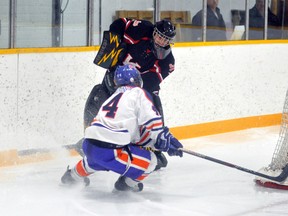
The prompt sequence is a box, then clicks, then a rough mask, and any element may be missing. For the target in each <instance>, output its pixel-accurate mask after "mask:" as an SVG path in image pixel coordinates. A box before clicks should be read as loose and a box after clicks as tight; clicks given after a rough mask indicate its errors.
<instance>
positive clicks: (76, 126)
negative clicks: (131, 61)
mask: <svg viewBox="0 0 288 216" xmlns="http://www.w3.org/2000/svg"><path fill="white" fill-rule="evenodd" d="M268 42H269V41H268ZM268 42H263V41H262V42H256V41H255V42H243V43H242V44H239V43H238V44H235V43H231V44H229V43H225V45H223V44H219V43H218V44H217V43H212V42H211V43H205V44H203V43H199V44H197V45H195V43H194V44H193V43H177V44H175V46H174V47H173V52H174V55H175V59H176V65H175V68H176V69H175V71H174V72H173V73H172V74H171V75H170V76H169V77H168V78H167V79H166V80H165V81H164V82H163V83H162V84H161V92H160V96H161V98H162V104H163V107H164V114H165V123H166V125H168V126H169V127H170V128H172V131H173V132H174V133H175V135H176V136H177V137H178V138H180V139H183V138H189V137H193V136H198V135H199V136H200V135H208V134H213V133H217V132H219V133H220V132H221V133H222V132H228V131H232V130H237V129H238V130H240V129H245V128H249V127H257V126H259V127H261V126H267V125H275V124H279V123H280V119H281V112H282V108H283V102H284V97H285V94H286V90H287V88H288V69H287V68H288V61H287V56H288V43H287V42H285V41H284V42H283V41H273V42H271V41H270V42H269V43H268ZM96 53H97V48H96V49H95V48H83V49H81V48H66V49H65V48H63V49H60V48H58V49H53V48H51V49H46V50H45V49H44V50H43V49H18V50H17V49H16V50H0V59H1V61H0V90H1V93H0V99H1V101H2V105H1V106H0V118H1V123H0V131H1V136H0V143H1V145H0V150H9V149H20V150H21V149H22V150H23V149H33V148H43V147H53V146H59V145H67V144H72V143H75V142H77V141H78V140H79V138H81V137H82V136H83V109H84V105H85V100H86V98H87V97H88V95H89V92H90V90H91V89H92V88H93V86H94V85H95V84H97V83H99V82H101V80H102V78H103V75H104V73H105V70H104V69H102V68H100V67H97V66H96V65H94V64H93V63H92V62H93V59H94V56H95V55H96ZM183 132H184V133H183Z"/></svg>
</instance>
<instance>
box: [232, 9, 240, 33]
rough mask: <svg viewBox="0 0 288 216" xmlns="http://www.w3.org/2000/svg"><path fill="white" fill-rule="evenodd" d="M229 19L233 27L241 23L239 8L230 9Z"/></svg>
mask: <svg viewBox="0 0 288 216" xmlns="http://www.w3.org/2000/svg"><path fill="white" fill-rule="evenodd" d="M231 21H232V27H233V29H234V27H235V26H237V25H240V24H241V23H242V21H241V14H240V11H239V10H231Z"/></svg>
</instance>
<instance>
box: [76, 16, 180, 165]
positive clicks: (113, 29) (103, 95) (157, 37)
mask: <svg viewBox="0 0 288 216" xmlns="http://www.w3.org/2000/svg"><path fill="white" fill-rule="evenodd" d="M109 33H111V34H113V35H117V36H118V37H119V44H120V46H119V47H118V50H121V53H120V54H119V55H118V59H116V61H117V63H116V64H115V65H113V66H110V67H108V69H107V71H106V74H105V76H104V78H103V81H102V83H101V84H98V85H96V86H94V88H93V89H92V91H91V92H90V95H89V97H88V99H87V101H86V104H85V108H84V128H86V127H88V126H89V125H90V124H91V122H92V120H93V118H94V117H95V115H96V114H97V113H98V110H99V108H100V106H101V105H102V103H103V102H104V101H105V100H106V99H107V98H108V97H109V96H110V95H112V94H113V93H114V91H115V84H114V82H113V79H114V71H115V68H116V67H117V66H118V65H126V64H132V65H134V66H135V67H136V68H137V69H138V70H139V71H140V73H141V77H142V79H143V88H144V89H145V90H146V91H148V92H149V93H150V94H151V95H152V97H153V102H154V105H155V107H156V109H157V110H158V111H159V112H160V113H161V116H162V118H163V109H162V105H161V101H160V98H159V90H160V83H161V82H162V81H163V80H164V79H165V78H166V77H167V76H168V75H169V74H170V73H172V72H173V71H174V64H175V59H174V56H173V53H172V50H171V46H170V44H171V43H172V42H173V39H174V38H175V36H176V30H175V26H174V25H173V24H172V23H171V22H170V21H167V20H161V21H158V22H156V23H155V24H152V23H151V22H149V21H147V20H135V19H129V18H119V19H116V20H115V21H114V22H112V24H111V25H110V28H109ZM114 38H115V37H114ZM102 44H103V43H102ZM101 46H102V45H101ZM100 49H101V48H100ZM99 53H100V52H98V54H99ZM103 53H104V54H103V55H104V56H105V55H106V56H107V55H109V53H107V52H106V51H105V50H104V52H103ZM98 54H97V55H98ZM96 58H97V56H96ZM96 58H95V59H96ZM94 63H95V60H94ZM95 64H97V63H95ZM163 121H164V120H163ZM80 144H81V143H80ZM157 153H158V154H157V156H158V162H159V164H158V166H157V167H156V169H159V168H161V167H166V166H167V163H168V161H167V160H166V158H165V155H164V154H162V153H161V152H157Z"/></svg>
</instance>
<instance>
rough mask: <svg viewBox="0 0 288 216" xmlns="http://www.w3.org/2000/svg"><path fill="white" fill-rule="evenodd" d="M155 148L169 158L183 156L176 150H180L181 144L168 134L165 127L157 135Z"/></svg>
mask: <svg viewBox="0 0 288 216" xmlns="http://www.w3.org/2000/svg"><path fill="white" fill-rule="evenodd" d="M154 146H155V148H156V149H159V150H160V151H164V152H167V153H168V155H169V156H180V157H182V156H183V152H182V151H181V150H178V149H179V148H182V147H183V146H182V144H181V143H180V142H179V141H178V140H177V139H176V138H175V137H173V135H172V134H171V133H170V132H169V129H168V128H167V127H165V128H164V130H163V131H162V132H161V133H159V134H158V137H157V141H156V143H155V145H154Z"/></svg>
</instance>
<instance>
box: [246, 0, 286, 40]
mask: <svg viewBox="0 0 288 216" xmlns="http://www.w3.org/2000/svg"><path fill="white" fill-rule="evenodd" d="M264 17H265V0H256V1H255V5H254V7H253V8H251V9H250V10H249V27H250V28H249V39H263V30H264V24H265V18H264ZM280 26H281V20H280V19H279V18H278V17H277V16H276V15H275V14H273V13H272V11H271V10H270V8H268V35H267V37H268V38H269V39H273V38H275V39H277V38H278V39H279V38H281V28H279V27H280ZM271 27H272V28H271ZM277 27H278V29H277Z"/></svg>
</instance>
